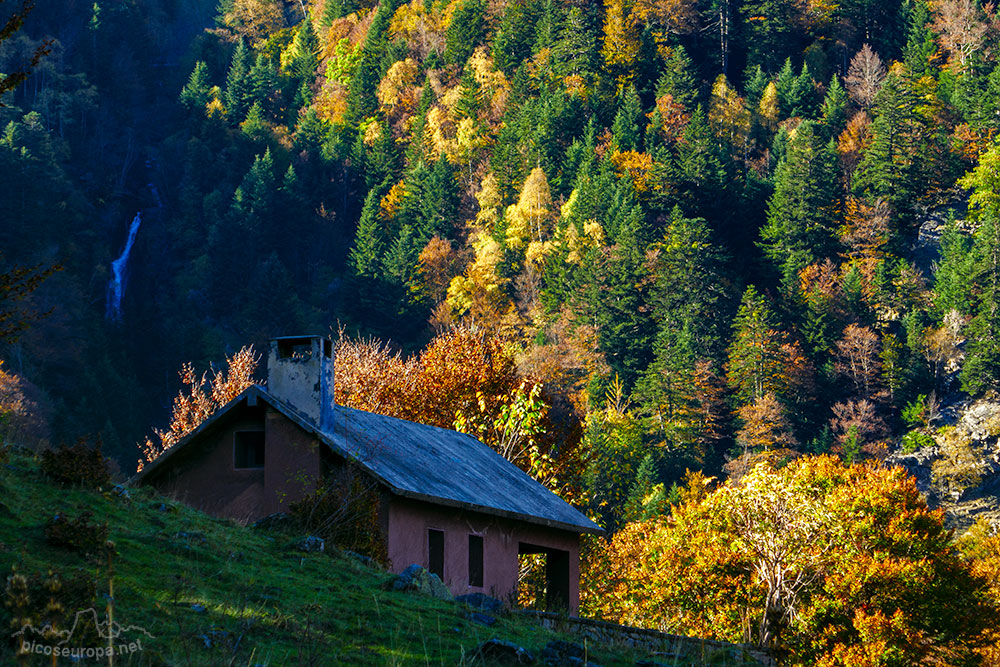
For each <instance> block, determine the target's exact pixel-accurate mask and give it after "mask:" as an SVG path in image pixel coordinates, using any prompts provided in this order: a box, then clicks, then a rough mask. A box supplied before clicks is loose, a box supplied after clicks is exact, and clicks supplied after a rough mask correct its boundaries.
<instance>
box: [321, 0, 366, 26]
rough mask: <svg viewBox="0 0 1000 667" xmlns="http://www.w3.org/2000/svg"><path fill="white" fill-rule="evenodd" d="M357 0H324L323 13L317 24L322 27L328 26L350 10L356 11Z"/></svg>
mask: <svg viewBox="0 0 1000 667" xmlns="http://www.w3.org/2000/svg"><path fill="white" fill-rule="evenodd" d="M357 9H358V2H357V0H325V2H324V4H323V15H322V16H321V17H320V21H319V24H320V25H321V26H323V27H324V28H328V27H330V25H331V24H333V22H334V21H336V20H337V19H339V18H341V17H343V16H347V15H348V14H350V13H351V12H354V11H357Z"/></svg>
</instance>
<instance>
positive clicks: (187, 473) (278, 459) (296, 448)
mask: <svg viewBox="0 0 1000 667" xmlns="http://www.w3.org/2000/svg"><path fill="white" fill-rule="evenodd" d="M234 413H235V414H234V415H233V418H232V419H228V420H226V422H225V423H224V424H220V425H219V426H218V427H217V428H215V429H213V430H212V431H211V432H209V433H205V434H204V435H203V436H202V441H201V442H199V443H197V444H196V443H192V445H194V446H193V447H189V448H188V451H185V452H179V453H178V456H176V457H174V459H173V460H171V462H170V465H169V466H168V467H167V469H166V470H165V471H163V472H162V473H160V474H158V475H156V476H155V477H154V478H152V479H150V480H149V482H150V483H151V484H152V485H153V486H155V487H156V488H157V489H159V490H160V491H161V492H162V493H164V494H165V495H167V496H170V497H172V498H176V499H177V500H180V501H182V502H184V503H186V504H188V505H191V506H192V507H195V508H197V509H200V510H203V511H205V512H208V513H209V514H213V515H215V516H222V517H228V518H232V519H236V520H237V521H240V522H250V521H255V520H257V519H260V518H261V517H264V516H267V515H268V514H273V513H274V512H281V511H287V510H288V505H289V504H290V503H293V502H295V501H296V500H299V499H300V498H302V497H303V496H304V495H305V494H307V493H308V492H309V491H311V490H312V489H314V488H315V480H317V479H318V478H319V475H320V453H319V447H318V443H316V442H315V441H314V440H313V439H312V438H311V437H310V436H309V434H308V433H306V432H305V431H304V430H302V429H301V428H299V427H298V426H297V425H295V424H294V423H293V422H291V421H290V420H288V419H287V418H285V417H284V416H282V415H281V414H280V413H278V412H277V411H275V410H274V409H273V408H271V407H269V406H260V407H256V408H245V409H242V410H234ZM251 430H263V431H264V467H263V468H258V469H246V470H241V469H236V468H235V467H234V465H233V463H234V461H233V437H234V433H235V432H236V431H251Z"/></svg>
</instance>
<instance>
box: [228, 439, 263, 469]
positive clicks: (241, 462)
mask: <svg viewBox="0 0 1000 667" xmlns="http://www.w3.org/2000/svg"><path fill="white" fill-rule="evenodd" d="M233 467H234V468H237V469H240V468H263V467H264V432H263V431H236V433H234V434H233Z"/></svg>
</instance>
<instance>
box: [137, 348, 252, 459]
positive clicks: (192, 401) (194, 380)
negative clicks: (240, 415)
mask: <svg viewBox="0 0 1000 667" xmlns="http://www.w3.org/2000/svg"><path fill="white" fill-rule="evenodd" d="M259 362H260V356H259V355H257V354H256V353H254V350H253V347H251V346H246V347H243V348H241V349H240V351H239V352H237V353H236V354H234V355H233V356H231V357H228V358H227V359H226V367H225V368H224V369H219V370H215V369H212V377H211V379H209V376H208V372H205V373H202V374H201V375H200V376H199V375H198V374H197V373H196V372H195V370H194V366H192V365H191V364H190V363H185V364H184V365H183V366H182V367H181V370H180V373H179V375H180V377H181V383H182V384H183V385H184V387H185V388H183V389H181V391H180V392H179V393H178V394H177V397H176V398H174V406H173V410H172V412H171V415H170V424H169V425H168V426H167V428H166V429H153V437H152V438H146V440H145V441H144V442H143V443H142V444H141V445H140V449H141V450H142V457H141V458H140V459H139V465H138V469H137V470H138V471H139V472H141V471H142V469H143V467H144V466H145V464H147V463H151V462H153V461H155V460H156V459H157V458H158V457H159V456H161V455H162V454H163V452H165V451H167V450H168V449H170V448H171V447H173V446H174V445H175V444H177V441H178V440H180V439H181V438H183V437H184V436H185V435H187V434H188V433H190V432H191V431H193V430H194V429H195V428H197V427H198V425H199V424H201V423H202V422H203V421H205V420H206V419H208V418H209V417H210V416H212V414H213V413H214V412H215V411H216V410H218V409H219V408H221V407H223V406H225V405H226V404H227V403H229V402H230V401H231V400H233V399H234V398H236V397H237V396H239V395H240V394H241V393H243V391H244V390H245V389H247V388H248V387H250V386H251V385H253V384H254V378H253V374H254V372H256V370H257V364H258V363H259Z"/></svg>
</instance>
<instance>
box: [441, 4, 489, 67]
mask: <svg viewBox="0 0 1000 667" xmlns="http://www.w3.org/2000/svg"><path fill="white" fill-rule="evenodd" d="M485 9H486V7H485V5H484V4H483V2H482V0H460V2H459V4H458V6H457V7H456V8H455V12H454V13H453V14H452V15H451V23H449V24H448V34H447V39H446V41H445V47H444V61H445V62H446V63H449V64H452V65H462V64H464V63H465V61H467V60H468V59H469V56H471V55H472V50H473V49H475V48H476V45H477V44H478V43H479V41H480V40H481V39H482V37H483V12H484V11H485Z"/></svg>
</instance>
